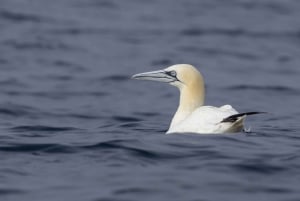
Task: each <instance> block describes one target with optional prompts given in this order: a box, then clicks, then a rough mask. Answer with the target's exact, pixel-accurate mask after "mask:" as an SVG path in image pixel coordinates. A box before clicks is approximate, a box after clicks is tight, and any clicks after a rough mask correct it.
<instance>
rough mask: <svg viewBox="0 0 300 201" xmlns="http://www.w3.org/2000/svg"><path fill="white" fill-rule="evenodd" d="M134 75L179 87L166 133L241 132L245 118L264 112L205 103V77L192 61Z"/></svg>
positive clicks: (136, 77)
mask: <svg viewBox="0 0 300 201" xmlns="http://www.w3.org/2000/svg"><path fill="white" fill-rule="evenodd" d="M132 78H133V79H140V80H153V81H159V82H165V83H169V84H170V85H173V86H176V87H177V88H178V89H179V91H180V101H179V106H178V109H177V111H176V113H175V115H174V117H173V119H172V122H171V124H170V127H169V129H168V131H167V134H170V133H186V132H188V133H198V134H212V133H233V132H240V131H242V130H243V128H244V126H243V121H244V119H245V117H246V116H247V115H253V114H258V113H262V112H247V113H238V112H237V111H236V110H235V109H234V108H233V107H232V106H231V105H223V106H221V107H214V106H204V97H205V87H204V81H203V77H202V75H201V73H200V72H199V71H198V70H197V69H196V68H195V67H194V66H192V65H189V64H176V65H172V66H170V67H168V68H166V69H164V70H158V71H151V72H146V73H139V74H135V75H133V76H132Z"/></svg>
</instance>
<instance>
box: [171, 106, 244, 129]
mask: <svg viewBox="0 0 300 201" xmlns="http://www.w3.org/2000/svg"><path fill="white" fill-rule="evenodd" d="M234 114H238V112H237V111H236V110H235V109H233V108H232V107H231V106H230V105H224V106H222V107H213V106H200V107H198V108H197V109H196V110H195V111H193V112H192V113H190V114H189V115H187V116H186V117H185V118H183V120H182V121H180V122H178V123H176V124H173V125H171V127H170V128H169V130H168V131H167V134H170V133H187V132H191V133H201V134H211V133H225V132H226V133H231V132H238V131H241V130H242V129H243V124H242V122H243V121H242V118H241V120H240V121H238V122H235V124H234V123H231V122H222V123H221V121H222V120H223V119H225V118H227V117H229V116H231V115H234Z"/></svg>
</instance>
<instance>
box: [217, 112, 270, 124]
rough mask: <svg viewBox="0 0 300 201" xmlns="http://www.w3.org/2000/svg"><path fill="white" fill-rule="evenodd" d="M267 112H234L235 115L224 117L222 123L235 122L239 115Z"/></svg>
mask: <svg viewBox="0 0 300 201" xmlns="http://www.w3.org/2000/svg"><path fill="white" fill-rule="evenodd" d="M265 113H267V112H244V113H239V114H234V115H231V116H229V117H226V118H225V119H223V120H222V121H221V123H225V122H230V123H233V122H235V121H237V120H238V118H239V117H242V116H249V115H254V114H265Z"/></svg>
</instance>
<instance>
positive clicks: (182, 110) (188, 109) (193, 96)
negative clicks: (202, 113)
mask: <svg viewBox="0 0 300 201" xmlns="http://www.w3.org/2000/svg"><path fill="white" fill-rule="evenodd" d="M204 94H205V89H204V85H203V84H195V85H192V86H189V87H187V86H184V87H182V88H181V89H180V101H179V106H178V109H177V111H176V113H175V115H174V117H173V119H172V122H171V125H170V128H172V127H174V126H175V125H178V124H179V123H180V122H181V121H183V120H184V119H186V118H187V117H188V116H189V115H190V114H191V113H192V112H193V111H195V110H196V109H197V108H198V107H200V106H202V105H203V104H204V96H205V95H204Z"/></svg>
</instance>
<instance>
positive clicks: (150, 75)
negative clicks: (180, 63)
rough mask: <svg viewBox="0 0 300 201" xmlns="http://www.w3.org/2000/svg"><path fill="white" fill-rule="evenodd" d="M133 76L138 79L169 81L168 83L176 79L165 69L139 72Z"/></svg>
mask: <svg viewBox="0 0 300 201" xmlns="http://www.w3.org/2000/svg"><path fill="white" fill-rule="evenodd" d="M132 78H133V79H137V80H152V81H159V82H167V83H170V82H174V81H176V78H174V77H172V76H170V75H168V74H167V72H166V71H164V70H158V71H151V72H146V73H139V74H135V75H133V76H132Z"/></svg>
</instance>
